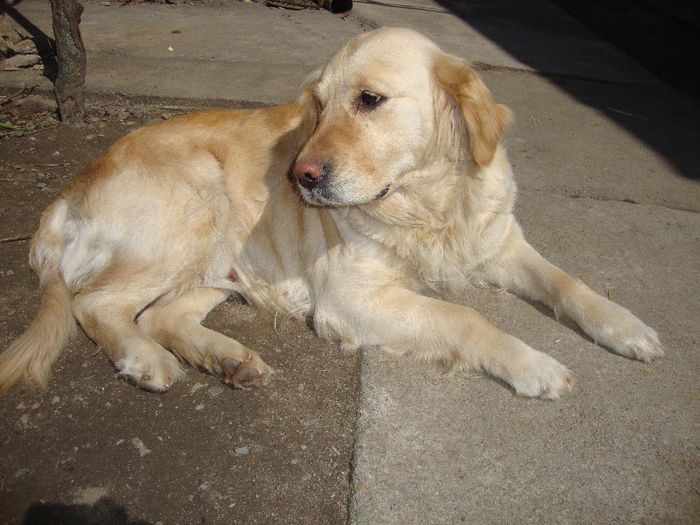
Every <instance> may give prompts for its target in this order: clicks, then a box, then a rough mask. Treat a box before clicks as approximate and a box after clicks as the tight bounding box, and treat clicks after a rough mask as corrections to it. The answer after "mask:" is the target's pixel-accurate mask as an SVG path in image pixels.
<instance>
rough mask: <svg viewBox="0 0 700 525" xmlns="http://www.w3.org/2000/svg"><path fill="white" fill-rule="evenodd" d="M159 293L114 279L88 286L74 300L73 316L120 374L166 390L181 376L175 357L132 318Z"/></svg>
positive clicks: (145, 386) (155, 389)
mask: <svg viewBox="0 0 700 525" xmlns="http://www.w3.org/2000/svg"><path fill="white" fill-rule="evenodd" d="M105 282H107V281H102V283H105ZM149 292H150V293H149ZM153 294H154V295H155V296H154V295H153ZM158 295H159V294H158V293H157V292H156V291H154V290H153V289H152V288H148V289H146V288H140V287H138V286H137V285H136V283H134V282H133V281H129V282H126V283H125V282H123V281H122V282H118V281H116V282H112V284H103V285H102V286H95V287H88V288H87V289H85V290H83V291H81V292H80V293H78V294H77V295H76V296H75V298H74V302H73V313H74V315H75V317H76V318H77V319H78V321H79V322H80V324H81V326H82V327H83V329H84V330H85V332H86V333H87V335H88V336H89V337H90V338H91V339H92V340H93V341H95V342H96V343H97V344H98V345H99V346H100V348H101V349H102V350H103V352H104V353H105V354H107V357H109V359H110V360H111V361H112V363H114V366H115V367H116V368H117V370H118V371H119V375H120V376H122V377H124V378H125V379H126V380H127V381H129V382H130V383H132V384H134V385H136V386H138V387H140V388H143V389H144V390H148V391H152V392H164V391H166V390H168V389H169V388H170V386H171V385H172V384H173V383H174V382H175V381H176V380H177V379H179V378H180V377H181V376H182V375H183V370H182V367H181V365H180V362H179V361H178V359H177V357H175V356H174V355H173V354H171V353H170V352H168V351H167V350H166V349H165V348H163V347H162V346H161V345H159V344H158V343H156V342H155V341H154V340H153V339H151V338H149V337H148V336H147V335H146V334H145V333H144V332H143V330H141V328H140V327H139V326H138V325H137V324H136V323H135V321H134V320H135V318H136V316H137V315H138V313H139V311H140V310H141V309H143V308H144V307H145V306H146V305H147V304H148V303H149V302H150V301H152V300H154V299H155V298H156V297H157V296H158Z"/></svg>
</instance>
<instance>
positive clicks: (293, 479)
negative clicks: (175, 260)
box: [0, 92, 359, 524]
mask: <svg viewBox="0 0 700 525" xmlns="http://www.w3.org/2000/svg"><path fill="white" fill-rule="evenodd" d="M7 95H11V93H9V92H0V103H2V105H0V122H2V123H6V124H8V123H9V124H10V125H11V127H13V128H16V129H12V128H8V127H7V126H4V127H3V129H0V135H1V136H0V239H1V241H0V289H1V294H0V348H4V347H6V346H7V344H9V342H10V341H11V340H12V339H13V338H14V337H16V336H17V335H18V334H19V333H20V332H21V331H22V330H23V329H24V328H25V327H26V326H27V324H28V323H29V321H30V319H31V317H32V315H33V313H34V311H35V310H36V307H37V304H38V303H37V299H38V295H37V282H36V279H35V276H34V275H33V274H32V273H31V270H30V269H29V268H28V266H27V262H26V259H27V252H28V245H29V241H28V240H27V238H28V237H29V236H30V235H31V234H32V233H33V231H34V229H35V227H36V225H37V223H38V219H39V216H40V214H41V212H42V210H43V209H44V208H45V207H46V205H47V204H48V203H49V202H51V200H52V199H53V198H54V197H55V196H56V195H57V194H58V193H59V190H60V188H61V187H62V186H63V185H64V183H65V182H66V181H67V180H68V179H69V178H70V177H71V175H72V174H73V173H75V172H76V171H77V170H78V169H79V168H80V167H81V166H82V165H84V164H86V163H87V162H88V161H89V160H90V159H91V158H93V157H95V156H96V155H98V154H99V152H100V151H101V150H103V149H104V148H105V147H107V146H108V145H109V144H110V143H111V142H112V141H114V140H115V139H116V138H118V137H119V136H121V135H123V134H125V133H127V132H128V131H129V130H132V129H134V128H136V127H138V126H139V125H141V124H142V123H144V122H147V121H149V120H152V119H161V118H168V117H169V116H171V115H172V114H175V113H179V112H182V111H186V110H188V109H190V108H191V107H193V105H192V104H189V103H188V102H187V101H163V100H128V99H124V98H102V99H94V98H93V99H91V100H90V101H89V104H88V112H87V122H88V123H87V124H85V125H84V126H82V127H78V128H71V127H67V126H63V125H60V124H58V123H57V122H56V121H55V119H54V117H53V114H54V110H55V105H54V103H53V101H52V99H51V98H50V97H48V96H42V95H36V94H32V95H29V96H25V94H19V95H18V96H17V97H16V98H17V100H11V101H8V99H7ZM278 321H279V320H278ZM206 324H207V325H208V326H210V327H212V328H214V329H216V330H219V331H221V332H223V333H225V334H230V335H233V336H235V337H236V338H237V339H238V340H240V341H241V342H243V343H244V344H246V345H248V346H249V347H251V348H253V349H255V350H257V351H259V352H260V353H261V355H262V356H263V358H264V359H265V361H266V362H267V363H269V364H270V365H271V366H273V367H274V368H275V369H276V370H277V371H278V373H277V374H276V375H275V376H274V378H273V381H272V382H271V384H270V386H268V387H266V388H263V389H259V390H233V389H230V388H228V387H226V386H225V385H223V384H222V383H221V382H220V381H218V380H217V379H216V378H214V377H211V376H207V375H204V374H202V373H200V372H198V371H197V370H194V369H190V370H189V371H188V374H187V377H186V379H185V380H184V381H182V382H180V383H178V384H176V385H175V386H174V387H173V388H172V389H171V390H170V391H169V392H168V393H166V394H151V393H147V392H143V391H140V390H138V389H136V388H134V387H132V386H130V385H129V384H127V383H126V382H124V381H122V380H120V379H118V378H117V377H116V376H115V370H114V368H113V367H112V366H111V364H110V363H109V361H108V360H107V358H106V357H105V356H103V355H101V354H100V352H99V349H98V348H97V347H96V346H95V345H94V344H93V343H92V342H91V341H89V340H88V339H87V338H86V337H85V335H84V334H82V333H80V334H78V335H77V336H76V337H74V338H73V339H72V341H71V342H70V343H69V345H68V347H67V348H66V350H65V351H64V353H63V354H62V356H61V358H60V359H59V360H58V362H57V366H56V367H55V369H54V374H53V378H52V381H51V384H50V386H49V388H48V389H47V390H37V389H32V388H29V387H26V386H20V387H16V388H14V389H12V390H10V391H9V392H6V393H3V394H0V421H1V422H0V447H1V450H2V454H0V522H2V523H32V524H34V523H52V524H58V523H71V524H75V523H100V524H126V523H153V524H155V523H163V524H167V523H178V524H183V523H275V522H284V523H328V524H330V523H345V521H346V519H347V516H346V509H347V499H348V496H349V476H350V464H351V454H352V441H353V430H354V424H355V417H356V410H357V393H358V377H359V357H357V356H355V357H347V356H344V355H342V354H341V352H340V351H339V350H337V349H336V348H335V347H334V346H332V345H329V344H327V343H324V342H322V341H321V340H319V339H318V338H316V337H315V336H314V335H313V333H312V332H311V331H310V330H309V329H308V328H307V327H306V326H305V325H304V324H303V323H301V322H297V321H293V320H284V321H282V322H278V323H277V327H276V329H274V328H273V320H272V318H270V317H269V316H267V315H263V314H260V313H259V312H257V311H255V310H254V309H253V308H251V307H249V306H247V305H243V304H240V303H237V302H235V301H230V302H228V303H225V304H224V305H222V306H221V307H220V308H218V309H217V310H216V311H214V312H213V313H212V314H211V315H210V317H209V318H208V319H207V321H206Z"/></svg>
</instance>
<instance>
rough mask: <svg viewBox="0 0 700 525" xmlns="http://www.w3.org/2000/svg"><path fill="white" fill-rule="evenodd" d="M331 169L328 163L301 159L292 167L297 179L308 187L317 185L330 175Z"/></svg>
mask: <svg viewBox="0 0 700 525" xmlns="http://www.w3.org/2000/svg"><path fill="white" fill-rule="evenodd" d="M329 171H330V168H329V167H328V164H327V163H326V162H321V161H318V160H299V161H297V162H296V163H295V164H294V168H292V173H294V176H295V177H296V179H297V181H299V184H301V185H302V186H303V187H304V188H306V189H311V188H313V187H314V186H317V185H318V184H319V183H320V182H321V181H322V180H323V179H325V178H326V177H327V176H328V173H329Z"/></svg>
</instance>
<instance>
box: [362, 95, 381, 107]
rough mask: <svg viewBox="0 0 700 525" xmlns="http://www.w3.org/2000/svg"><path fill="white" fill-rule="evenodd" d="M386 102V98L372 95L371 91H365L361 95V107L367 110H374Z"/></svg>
mask: <svg viewBox="0 0 700 525" xmlns="http://www.w3.org/2000/svg"><path fill="white" fill-rule="evenodd" d="M383 101H384V97H383V96H381V95H377V94H376V93H372V92H371V91H363V92H362V93H360V106H363V107H365V108H374V107H376V106H378V105H379V104H381V103H382V102H383Z"/></svg>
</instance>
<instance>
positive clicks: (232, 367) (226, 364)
mask: <svg viewBox="0 0 700 525" xmlns="http://www.w3.org/2000/svg"><path fill="white" fill-rule="evenodd" d="M220 363H221V368H222V369H223V375H224V383H226V384H228V385H232V386H233V387H234V388H241V389H246V388H250V387H255V386H265V385H267V384H268V382H269V381H270V374H271V373H272V369H271V368H270V367H269V366H267V365H266V364H265V363H263V361H262V359H260V358H258V357H257V356H253V354H250V355H249V356H248V358H247V359H245V360H243V361H236V360H235V359H229V358H227V359H222V360H221V361H220Z"/></svg>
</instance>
